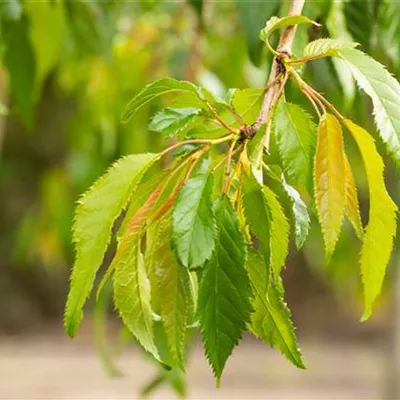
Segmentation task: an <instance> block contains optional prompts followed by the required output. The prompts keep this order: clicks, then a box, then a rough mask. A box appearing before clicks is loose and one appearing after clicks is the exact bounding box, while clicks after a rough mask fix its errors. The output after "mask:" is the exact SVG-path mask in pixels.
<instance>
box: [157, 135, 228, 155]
mask: <svg viewBox="0 0 400 400" xmlns="http://www.w3.org/2000/svg"><path fill="white" fill-rule="evenodd" d="M235 136H236V135H235V134H233V133H231V134H229V135H226V136H223V137H221V138H219V139H189V140H183V141H182V142H178V143H175V144H173V145H172V146H170V147H168V148H166V149H165V150H163V151H162V152H161V153H160V155H161V157H163V156H165V155H166V154H167V153H169V152H170V151H173V150H175V149H177V148H179V147H181V146H184V145H186V144H209V145H211V146H215V145H217V144H221V143H225V142H228V141H229V140H231V139H233V138H234V137H235Z"/></svg>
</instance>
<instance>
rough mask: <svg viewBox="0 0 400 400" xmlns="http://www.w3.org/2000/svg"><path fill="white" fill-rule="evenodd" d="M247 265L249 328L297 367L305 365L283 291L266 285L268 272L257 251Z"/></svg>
mask: <svg viewBox="0 0 400 400" xmlns="http://www.w3.org/2000/svg"><path fill="white" fill-rule="evenodd" d="M246 267H247V270H248V273H249V276H250V281H251V285H252V287H253V292H254V299H253V302H252V307H253V312H252V314H251V317H250V318H251V322H250V325H249V328H250V331H251V332H252V333H253V334H254V335H255V336H257V337H258V338H260V339H261V340H263V341H264V342H265V343H267V344H269V345H270V346H273V347H275V348H277V349H279V350H280V351H281V352H282V354H283V355H285V356H286V357H287V359H288V360H289V361H291V362H292V363H293V364H294V365H295V366H296V367H299V368H305V366H304V364H303V360H302V357H301V353H300V350H299V347H298V344H297V340H296V335H295V330H294V326H293V324H292V321H291V319H290V318H291V316H290V311H289V309H288V307H287V306H286V304H285V302H284V300H283V294H282V293H281V291H280V289H278V287H277V286H276V285H275V283H271V284H268V277H267V274H268V271H267V269H266V268H265V264H264V262H263V260H262V259H261V257H260V256H259V255H258V254H255V253H252V252H250V253H249V257H248V261H247V263H246Z"/></svg>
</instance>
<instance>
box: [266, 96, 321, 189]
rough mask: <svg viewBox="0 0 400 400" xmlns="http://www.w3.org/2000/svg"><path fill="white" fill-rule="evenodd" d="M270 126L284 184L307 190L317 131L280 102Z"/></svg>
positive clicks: (298, 109)
mask: <svg viewBox="0 0 400 400" xmlns="http://www.w3.org/2000/svg"><path fill="white" fill-rule="evenodd" d="M274 126H275V132H274V133H275V135H276V142H277V144H278V148H279V153H280V156H281V159H282V164H283V170H284V174H285V178H286V180H287V182H288V183H289V184H291V185H300V186H305V187H309V186H311V182H312V166H313V165H312V163H313V157H314V153H315V138H316V131H317V128H316V126H315V124H314V122H313V121H312V119H311V117H310V115H309V114H308V113H307V112H306V111H304V110H303V109H302V108H301V107H299V106H298V105H296V104H290V103H284V102H283V101H281V102H280V103H279V104H278V106H277V109H276V112H275V118H274Z"/></svg>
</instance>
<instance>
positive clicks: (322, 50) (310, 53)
mask: <svg viewBox="0 0 400 400" xmlns="http://www.w3.org/2000/svg"><path fill="white" fill-rule="evenodd" d="M357 46H358V43H353V42H346V41H344V40H338V39H317V40H314V41H313V42H310V43H308V45H307V46H306V47H305V48H304V50H303V56H304V57H316V56H336V55H338V51H339V50H342V49H354V48H355V47H357Z"/></svg>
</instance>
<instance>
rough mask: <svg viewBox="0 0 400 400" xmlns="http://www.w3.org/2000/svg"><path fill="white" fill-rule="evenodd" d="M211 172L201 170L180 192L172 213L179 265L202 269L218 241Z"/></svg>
mask: <svg viewBox="0 0 400 400" xmlns="http://www.w3.org/2000/svg"><path fill="white" fill-rule="evenodd" d="M212 182H213V177H212V175H211V173H210V171H200V172H199V173H198V174H197V175H196V176H194V177H193V178H190V179H189V180H188V181H187V182H186V183H185V184H184V185H183V186H182V188H181V190H180V191H179V195H178V198H177V199H176V202H175V204H174V208H173V213H172V243H173V247H174V250H175V252H176V254H177V257H178V260H179V262H180V263H181V264H182V265H184V266H185V267H188V268H195V267H199V266H201V265H203V264H204V262H205V261H206V260H208V259H209V258H210V256H211V253H212V251H213V249H214V241H215V238H214V236H215V221H214V214H213V211H212V202H211V193H212V187H213V183H212Z"/></svg>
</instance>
